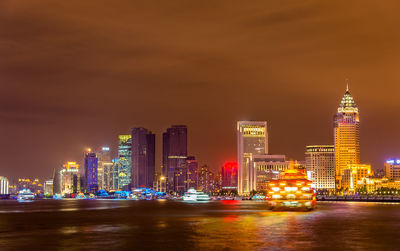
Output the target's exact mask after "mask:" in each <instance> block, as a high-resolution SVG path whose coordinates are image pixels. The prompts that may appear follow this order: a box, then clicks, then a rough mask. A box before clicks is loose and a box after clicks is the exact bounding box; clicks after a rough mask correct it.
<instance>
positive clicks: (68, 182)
mask: <svg viewBox="0 0 400 251" xmlns="http://www.w3.org/2000/svg"><path fill="white" fill-rule="evenodd" d="M80 179H81V175H80V170H79V165H78V164H77V163H76V162H73V161H69V162H67V163H66V164H64V165H63V168H62V169H61V170H60V171H59V182H60V183H59V185H60V189H59V191H60V192H59V193H61V194H72V193H78V192H79V191H80V189H81V187H80ZM53 190H54V183H53ZM53 192H54V193H58V192H55V191H53Z"/></svg>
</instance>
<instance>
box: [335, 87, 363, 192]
mask: <svg viewBox="0 0 400 251" xmlns="http://www.w3.org/2000/svg"><path fill="white" fill-rule="evenodd" d="M359 128H360V118H359V113H358V107H357V106H356V104H355V102H354V99H353V97H352V96H351V94H350V92H349V86H348V85H347V88H346V92H345V94H344V96H343V98H342V101H341V102H340V105H339V108H338V109H337V113H336V114H335V116H334V135H335V137H334V141H335V166H336V168H335V169H336V187H337V188H339V189H342V188H344V189H345V188H346V187H344V186H343V183H342V177H343V175H344V170H345V169H347V168H348V166H349V165H354V164H359V163H360V129H359Z"/></svg>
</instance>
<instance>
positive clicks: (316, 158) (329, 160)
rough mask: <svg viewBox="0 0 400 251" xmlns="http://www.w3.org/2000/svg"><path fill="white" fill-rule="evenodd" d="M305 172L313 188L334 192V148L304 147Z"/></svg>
mask: <svg viewBox="0 0 400 251" xmlns="http://www.w3.org/2000/svg"><path fill="white" fill-rule="evenodd" d="M305 155H306V170H307V173H309V174H310V177H309V178H310V179H311V180H312V182H313V184H314V188H316V189H317V190H318V189H326V190H334V189H335V187H336V186H335V182H336V168H335V147H334V146H332V145H314V146H307V147H306V153H305Z"/></svg>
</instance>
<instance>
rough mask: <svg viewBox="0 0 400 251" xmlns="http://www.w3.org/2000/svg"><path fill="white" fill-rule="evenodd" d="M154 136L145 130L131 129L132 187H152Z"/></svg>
mask: <svg viewBox="0 0 400 251" xmlns="http://www.w3.org/2000/svg"><path fill="white" fill-rule="evenodd" d="M154 174H155V135H154V134H153V133H151V132H150V131H148V130H147V129H145V128H133V129H132V173H131V178H132V187H134V188H138V187H147V188H152V187H153V181H154Z"/></svg>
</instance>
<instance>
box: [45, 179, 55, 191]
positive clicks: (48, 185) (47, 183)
mask: <svg viewBox="0 0 400 251" xmlns="http://www.w3.org/2000/svg"><path fill="white" fill-rule="evenodd" d="M43 192H44V194H45V195H53V194H54V192H53V180H52V179H51V180H46V181H45V182H44V184H43Z"/></svg>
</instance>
